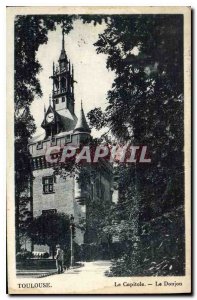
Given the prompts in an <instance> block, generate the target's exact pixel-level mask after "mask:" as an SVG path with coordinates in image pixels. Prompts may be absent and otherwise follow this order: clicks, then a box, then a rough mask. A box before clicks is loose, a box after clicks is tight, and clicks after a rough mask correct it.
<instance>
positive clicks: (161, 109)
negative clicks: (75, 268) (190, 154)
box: [89, 15, 184, 273]
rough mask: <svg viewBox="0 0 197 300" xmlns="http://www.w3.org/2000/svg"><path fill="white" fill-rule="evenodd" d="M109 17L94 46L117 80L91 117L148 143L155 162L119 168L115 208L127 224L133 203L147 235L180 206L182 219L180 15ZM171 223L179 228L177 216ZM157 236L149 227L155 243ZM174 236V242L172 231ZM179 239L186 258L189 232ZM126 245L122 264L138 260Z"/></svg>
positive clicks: (121, 137)
mask: <svg viewBox="0 0 197 300" xmlns="http://www.w3.org/2000/svg"><path fill="white" fill-rule="evenodd" d="M110 21H111V22H109V23H108V25H107V28H106V30H105V31H104V33H103V34H100V36H99V40H98V41H97V42H96V44H95V46H96V47H97V52H98V53H104V54H106V55H108V59H107V67H108V68H109V69H111V70H113V71H114V72H115V73H116V78H115V80H114V83H113V86H112V89H111V90H110V91H109V92H108V97H107V98H108V102H109V105H108V107H107V109H106V111H105V112H103V113H102V111H101V109H99V108H96V109H95V110H93V111H91V112H90V113H89V119H90V121H91V124H92V126H94V127H96V128H99V126H100V124H104V126H106V125H107V126H108V127H109V128H110V130H111V132H112V133H113V135H114V136H115V138H116V139H117V141H118V142H123V143H125V142H128V141H129V142H131V143H132V144H134V145H147V146H148V149H149V152H150V154H151V158H152V163H151V164H150V165H148V166H147V165H145V164H144V165H139V164H138V165H136V168H135V167H134V166H131V167H128V168H125V169H121V170H120V172H121V176H120V186H119V189H120V194H121V195H120V199H119V203H118V206H117V209H118V210H119V212H120V219H119V223H121V221H122V220H125V221H127V222H128V224H129V222H130V221H129V219H128V218H129V214H130V209H131V207H136V212H138V215H137V216H136V218H137V219H138V224H139V226H138V227H139V231H138V235H139V236H140V237H141V239H143V236H141V232H140V229H141V226H143V224H144V222H151V220H153V219H157V218H158V217H159V216H160V217H161V216H162V215H164V214H166V213H167V215H168V213H170V212H173V210H174V211H175V210H176V209H178V208H180V210H179V217H180V219H181V222H180V224H181V225H180V226H182V224H184V209H183V201H184V190H183V187H184V175H183V174H184V166H183V161H184V160H183V145H184V136H183V132H184V131H183V17H182V16H181V15H179V16H178V15H176V16H175V15H129V16H125V15H124V16H113V17H112V18H111V20H110ZM121 178H123V180H122V179H121ZM133 178H136V181H135V182H134V181H133ZM129 180H130V181H129ZM135 190H136V192H134V191H135ZM133 201H134V202H133ZM132 204H134V206H132ZM157 220H158V219H157ZM158 222H159V221H158ZM140 224H141V225H140ZM131 226H132V225H131ZM173 226H174V233H175V231H176V226H177V223H176V221H175V220H174V223H173ZM134 227H135V226H134V225H133V228H134ZM125 228H127V226H125ZM128 228H131V227H130V226H128ZM181 232H182V231H181ZM153 236H154V232H153V231H152V240H153V242H155V244H156V240H155V239H154V237H153ZM170 236H171V242H172V243H173V231H171V235H170ZM161 238H163V239H165V236H161ZM150 240H151V237H150V239H149V241H150ZM179 240H180V245H181V247H180V253H181V257H182V259H184V256H183V255H182V254H183V252H182V249H184V236H183V235H181V236H180V237H179ZM164 244H165V243H164ZM127 249H128V252H126V251H125V254H126V257H125V256H124V260H123V261H124V262H123V264H124V265H125V268H126V266H128V265H130V264H129V262H128V259H130V261H131V259H133V256H132V254H131V253H132V252H131V248H129V247H128V248H127ZM149 249H150V247H149ZM129 252H130V253H129ZM144 252H145V253H146V252H147V253H148V251H144ZM160 253H162V251H160ZM175 256H176V257H177V256H178V253H175ZM168 258H169V257H168ZM151 259H154V257H151ZM160 259H162V257H159V258H157V260H160ZM172 269H173V267H172V268H171V270H172ZM131 273H132V271H131Z"/></svg>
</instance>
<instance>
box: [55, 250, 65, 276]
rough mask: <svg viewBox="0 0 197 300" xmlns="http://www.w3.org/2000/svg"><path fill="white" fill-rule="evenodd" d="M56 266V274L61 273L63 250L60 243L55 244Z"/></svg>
mask: <svg viewBox="0 0 197 300" xmlns="http://www.w3.org/2000/svg"><path fill="white" fill-rule="evenodd" d="M56 249H57V253H56V267H57V272H58V274H60V273H63V265H64V251H63V250H62V249H61V247H60V245H57V246H56Z"/></svg>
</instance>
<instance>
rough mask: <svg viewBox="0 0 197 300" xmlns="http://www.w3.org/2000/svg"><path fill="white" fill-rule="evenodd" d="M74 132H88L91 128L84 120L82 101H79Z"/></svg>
mask: <svg viewBox="0 0 197 300" xmlns="http://www.w3.org/2000/svg"><path fill="white" fill-rule="evenodd" d="M76 132H88V133H90V132H91V130H90V128H89V126H88V123H87V121H86V117H85V114H84V111H83V106H82V102H81V110H80V114H79V118H78V121H77V124H76V126H75V129H74V133H76Z"/></svg>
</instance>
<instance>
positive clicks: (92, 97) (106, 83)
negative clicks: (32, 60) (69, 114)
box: [31, 20, 115, 137]
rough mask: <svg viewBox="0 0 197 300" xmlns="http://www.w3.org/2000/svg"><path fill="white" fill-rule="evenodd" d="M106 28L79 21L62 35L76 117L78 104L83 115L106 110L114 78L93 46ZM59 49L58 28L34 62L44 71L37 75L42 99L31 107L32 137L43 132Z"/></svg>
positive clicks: (50, 33)
mask: <svg viewBox="0 0 197 300" xmlns="http://www.w3.org/2000/svg"><path fill="white" fill-rule="evenodd" d="M105 26H106V24H105V23H103V24H101V25H96V26H94V25H93V24H83V23H82V21H80V20H77V21H75V22H74V26H73V30H71V31H70V33H69V34H68V35H65V50H66V53H67V56H68V59H70V60H71V63H72V64H73V66H74V79H75V80H76V81H77V83H76V84H75V114H76V116H78V114H79V110H80V103H81V100H82V101H83V108H84V112H85V115H87V113H88V112H89V111H90V110H91V109H94V108H95V107H102V109H103V110H104V109H105V108H106V106H107V100H106V97H107V91H108V90H110V89H111V86H112V83H113V81H114V78H115V74H114V73H113V72H112V71H109V70H108V69H107V68H106V60H107V56H106V55H105V54H97V53H96V47H95V46H94V45H93V44H94V43H95V42H96V41H97V40H98V35H99V33H102V32H103V31H104V29H105ZM61 45H62V31H61V27H60V26H58V27H57V30H56V31H53V32H51V31H50V32H49V34H48V42H47V44H45V45H41V46H40V47H39V49H38V53H37V58H38V60H39V62H40V63H41V65H42V68H43V70H42V71H41V72H40V74H39V75H38V78H39V80H40V83H41V89H42V91H43V97H42V98H37V99H35V100H34V101H33V103H32V105H31V111H32V114H33V117H34V119H35V123H36V127H37V130H36V133H35V135H40V134H42V133H43V132H44V130H43V129H42V128H41V123H42V121H43V118H44V104H45V106H46V108H47V107H48V104H49V94H51V92H52V80H51V79H49V76H51V75H52V65H53V61H54V62H55V64H56V63H58V59H59V55H60V51H61ZM100 134H101V132H97V131H96V130H95V129H93V130H92V135H93V136H94V137H96V136H99V135H100Z"/></svg>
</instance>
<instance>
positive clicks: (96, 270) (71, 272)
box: [17, 260, 111, 281]
mask: <svg viewBox="0 0 197 300" xmlns="http://www.w3.org/2000/svg"><path fill="white" fill-rule="evenodd" d="M79 263H80V264H81V265H82V266H81V267H77V268H76V267H75V268H70V269H68V270H65V271H64V273H62V274H57V271H56V270H54V269H51V270H38V271H37V270H20V271H17V277H19V278H22V277H23V278H42V277H49V276H50V278H51V276H52V277H56V278H57V280H62V279H66V280H68V279H69V281H73V279H76V278H77V280H78V281H80V278H83V279H84V277H89V278H91V277H92V276H93V277H94V278H95V277H98V278H101V277H103V278H104V277H105V272H106V271H107V270H109V268H110V265H111V262H110V261H108V260H98V261H93V262H79ZM53 280H54V278H53Z"/></svg>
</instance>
